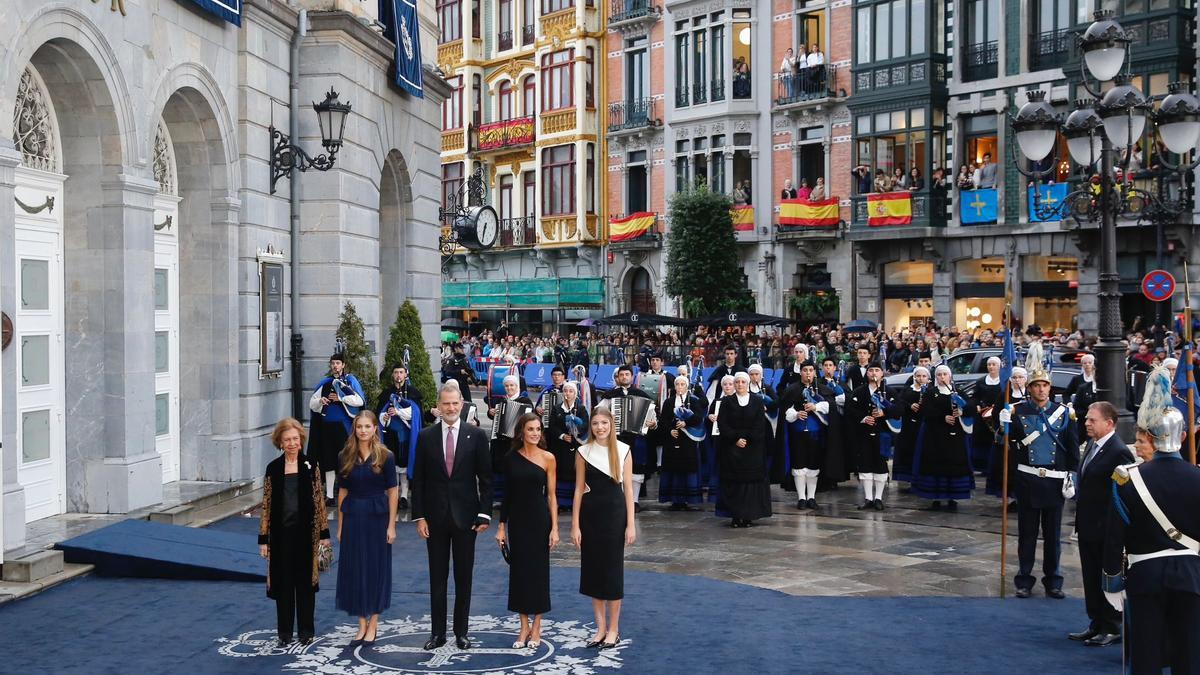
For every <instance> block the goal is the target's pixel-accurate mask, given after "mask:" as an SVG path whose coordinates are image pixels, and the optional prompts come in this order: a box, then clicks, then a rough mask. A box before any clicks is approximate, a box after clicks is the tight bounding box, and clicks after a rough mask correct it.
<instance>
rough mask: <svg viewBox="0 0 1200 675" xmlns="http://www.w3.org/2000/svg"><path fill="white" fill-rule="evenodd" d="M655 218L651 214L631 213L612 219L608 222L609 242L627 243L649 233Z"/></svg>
mask: <svg viewBox="0 0 1200 675" xmlns="http://www.w3.org/2000/svg"><path fill="white" fill-rule="evenodd" d="M655 218H657V216H655V215H654V214H653V213H644V212H639V213H631V214H630V215H628V216H625V217H624V218H614V219H612V220H610V221H608V240H609V241H629V240H630V239H637V238H638V237H640V236H642V235H643V234H646V233H647V232H649V231H650V228H652V227H654V220H655Z"/></svg>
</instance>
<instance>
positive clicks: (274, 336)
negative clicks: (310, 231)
mask: <svg viewBox="0 0 1200 675" xmlns="http://www.w3.org/2000/svg"><path fill="white" fill-rule="evenodd" d="M283 273H284V256H283V255H282V254H281V253H277V252H275V251H274V250H272V249H271V248H269V247H268V249H267V250H266V251H259V254H258V283H259V288H258V298H259V317H258V321H259V353H258V376H259V378H264V379H265V378H272V377H280V375H281V374H282V373H283V357H284V353H285V351H284V326H283V281H284V277H283Z"/></svg>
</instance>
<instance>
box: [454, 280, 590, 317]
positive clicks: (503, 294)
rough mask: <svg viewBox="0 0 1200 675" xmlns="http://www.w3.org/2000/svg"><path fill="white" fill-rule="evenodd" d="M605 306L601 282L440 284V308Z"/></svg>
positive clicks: (511, 281) (528, 281) (500, 281)
mask: <svg viewBox="0 0 1200 675" xmlns="http://www.w3.org/2000/svg"><path fill="white" fill-rule="evenodd" d="M603 304H604V280H603V279H601V278H599V277H582V278H573V279H501V280H497V281H486V280H481V281H447V282H444V283H443V284H442V308H443V309H556V308H560V307H588V308H597V307H601V306H602V305H603Z"/></svg>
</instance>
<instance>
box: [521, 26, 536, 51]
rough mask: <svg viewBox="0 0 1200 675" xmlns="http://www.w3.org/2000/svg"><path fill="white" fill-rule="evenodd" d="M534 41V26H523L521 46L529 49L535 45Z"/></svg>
mask: <svg viewBox="0 0 1200 675" xmlns="http://www.w3.org/2000/svg"><path fill="white" fill-rule="evenodd" d="M533 41H534V35H533V24H531V23H527V24H525V25H524V26H521V46H522V47H529V46H531V45H532V44H533Z"/></svg>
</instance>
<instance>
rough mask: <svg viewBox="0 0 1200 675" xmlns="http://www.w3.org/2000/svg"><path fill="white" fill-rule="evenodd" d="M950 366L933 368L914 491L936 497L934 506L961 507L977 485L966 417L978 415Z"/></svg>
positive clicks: (925, 399) (923, 413)
mask: <svg viewBox="0 0 1200 675" xmlns="http://www.w3.org/2000/svg"><path fill="white" fill-rule="evenodd" d="M952 378H953V375H952V374H951V372H950V368H949V367H947V366H945V365H941V366H938V367H937V368H936V369H935V370H934V371H933V379H934V381H933V384H932V385H931V386H930V387H929V388H928V389H926V390H925V395H924V396H923V397H921V419H922V420H923V421H924V426H923V428H922V429H921V436H920V441H919V443H918V445H917V453H916V455H915V456H914V458H913V484H912V493H913V494H914V495H916V496H918V497H924V498H925V499H932V500H933V505H932V507H931V508H932V509H934V510H937V509H940V508H941V507H942V500H947V501H948V504H947V508H949V509H950V510H951V511H954V510H956V509H958V500H960V499H970V498H971V490H973V489H974V488H975V476H974V475H973V474H972V473H971V455H970V450H969V449H968V447H967V430H966V428H965V427H964V426H963V420H964V419H967V418H971V417H974V415H975V413H974V410H973V406H972V405H971V404H970V403H968V402H967V401H966V400H964V399H963V398H962V396H961V395H960V394H959V393H958V392H957V391H956V390H955V389H954V382H953V380H952Z"/></svg>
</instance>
